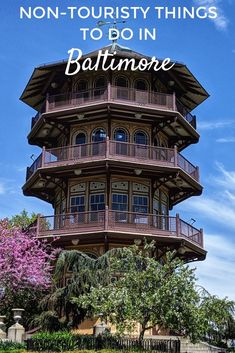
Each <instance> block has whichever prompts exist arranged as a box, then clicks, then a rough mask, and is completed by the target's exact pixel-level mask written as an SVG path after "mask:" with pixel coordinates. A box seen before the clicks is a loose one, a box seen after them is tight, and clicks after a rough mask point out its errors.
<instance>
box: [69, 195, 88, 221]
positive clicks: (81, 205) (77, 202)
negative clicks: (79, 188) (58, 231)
mask: <svg viewBox="0 0 235 353" xmlns="http://www.w3.org/2000/svg"><path fill="white" fill-rule="evenodd" d="M70 212H71V213H74V215H71V216H70V218H69V220H70V224H74V223H84V221H85V214H84V212H85V195H78V196H72V197H71V198H70Z"/></svg>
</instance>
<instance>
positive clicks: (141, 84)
mask: <svg viewBox="0 0 235 353" xmlns="http://www.w3.org/2000/svg"><path fill="white" fill-rule="evenodd" d="M135 89H137V90H140V91H147V90H148V84H147V82H146V81H145V80H143V79H137V80H136V81H135Z"/></svg>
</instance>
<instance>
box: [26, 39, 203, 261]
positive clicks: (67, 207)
mask: <svg viewBox="0 0 235 353" xmlns="http://www.w3.org/2000/svg"><path fill="white" fill-rule="evenodd" d="M106 49H108V50H109V51H111V50H112V49H113V46H108V47H105V48H103V49H102V50H103V51H104V50H106ZM115 50H116V55H115V57H116V60H117V61H118V60H119V59H120V58H135V60H136V62H138V61H139V60H141V59H142V58H147V59H148V60H149V59H150V58H148V57H146V56H145V55H142V54H139V53H137V52H134V51H132V50H130V49H127V48H122V47H121V46H119V45H117V44H116V46H115ZM97 55H98V51H94V52H92V53H89V54H87V55H85V56H84V57H83V58H82V59H81V62H82V60H84V59H85V58H87V57H90V58H92V60H93V61H94V62H95V60H96V58H97ZM66 65H67V63H66V62H65V61H62V62H57V63H53V64H48V65H43V66H39V67H37V68H36V69H34V71H33V74H32V76H31V78H30V80H29V82H28V84H27V86H26V88H25V90H24V92H23V94H22V95H21V100H22V101H23V102H24V103H26V104H27V105H29V106H30V107H32V108H34V109H35V110H36V111H37V114H36V115H35V117H33V118H32V125H31V129H30V132H29V135H28V141H29V144H31V145H36V146H38V147H40V148H41V154H40V155H39V156H38V158H37V159H36V160H35V161H34V162H33V164H32V165H31V166H30V167H28V168H27V176H26V182H25V184H24V186H23V192H24V195H27V196H34V197H37V198H39V199H41V200H44V201H45V202H48V203H50V204H51V205H52V206H53V208H54V214H53V215H50V216H38V220H37V224H36V232H37V236H38V238H39V239H46V240H48V241H50V240H51V239H54V238H56V241H55V243H56V245H58V246H60V247H62V248H65V249H79V250H81V251H84V252H86V253H87V254H90V256H93V257H97V256H100V255H102V254H103V253H104V252H105V251H107V250H108V249H110V248H114V247H120V246H127V245H130V244H133V243H134V242H135V243H138V244H141V243H142V242H143V239H144V238H147V239H149V240H155V242H156V247H157V251H156V254H155V255H156V257H157V258H161V257H162V256H164V254H165V252H166V251H168V250H176V251H177V255H178V256H179V257H180V258H182V259H183V260H184V261H185V262H189V261H195V260H203V259H205V256H206V251H205V249H204V246H203V231H202V229H196V228H195V227H194V226H193V225H192V224H189V223H187V222H185V221H184V220H182V219H181V218H180V216H179V215H178V214H176V215H175V214H172V212H170V211H171V210H172V209H173V207H174V206H175V205H176V204H178V203H180V202H182V201H184V200H186V199H188V198H189V197H191V196H198V195H200V194H201V192H202V186H201V184H200V180H199V169H198V167H196V166H194V165H193V164H192V163H191V162H190V161H188V160H187V159H186V158H185V157H184V155H183V150H184V149H185V148H187V147H188V146H190V145H191V144H193V143H197V142H198V141H199V134H198V132H197V129H196V117H195V116H194V115H192V113H191V111H192V110H193V109H194V108H195V107H197V106H198V105H199V104H200V103H202V102H203V101H204V100H205V99H206V98H207V97H208V93H207V92H206V91H205V89H204V88H203V87H202V86H201V84H200V83H199V82H198V81H197V79H196V78H195V77H194V76H193V74H192V73H191V72H190V71H189V69H188V68H187V66H186V65H184V64H181V63H178V62H177V63H175V65H174V67H173V68H172V69H170V70H169V71H158V72H156V71H154V70H149V71H147V70H146V71H131V70H127V71H116V72H115V71H111V70H108V71H102V70H98V71H81V72H79V73H78V74H77V75H74V76H66V75H65V68H66Z"/></svg>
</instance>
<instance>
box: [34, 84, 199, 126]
mask: <svg viewBox="0 0 235 353" xmlns="http://www.w3.org/2000/svg"><path fill="white" fill-rule="evenodd" d="M105 101H113V102H120V103H123V104H128V105H134V106H136V105H137V106H146V107H152V108H156V109H159V110H170V111H178V112H179V113H180V114H181V115H182V116H183V117H184V118H185V120H187V121H188V122H189V124H190V125H192V126H193V127H194V128H195V129H196V117H195V116H193V115H192V114H191V113H190V112H189V111H188V110H187V109H186V107H185V106H184V105H183V104H182V103H181V102H180V101H179V100H178V99H176V97H175V94H169V93H160V92H153V91H150V92H149V91H141V90H137V89H134V88H126V87H119V86H111V85H108V86H107V87H102V88H92V89H89V90H85V91H80V92H70V93H62V94H58V95H51V96H49V95H48V96H47V98H46V102H45V105H44V106H43V108H42V111H41V112H40V113H38V114H37V115H36V116H35V117H34V118H33V119H32V127H33V126H34V125H35V124H36V122H37V121H38V120H39V118H40V116H41V113H44V112H53V111H60V110H64V109H69V108H76V107H83V106H87V105H91V104H93V103H94V104H96V103H97V102H100V103H102V102H105Z"/></svg>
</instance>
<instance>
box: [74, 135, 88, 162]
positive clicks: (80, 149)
mask: <svg viewBox="0 0 235 353" xmlns="http://www.w3.org/2000/svg"><path fill="white" fill-rule="evenodd" d="M75 145H76V146H73V158H76V159H78V158H81V157H85V156H86V154H87V145H86V134H85V133H84V132H79V133H78V134H77V135H76V137H75Z"/></svg>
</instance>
